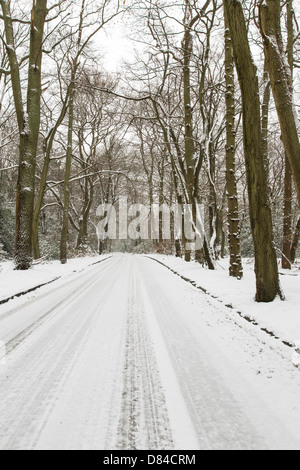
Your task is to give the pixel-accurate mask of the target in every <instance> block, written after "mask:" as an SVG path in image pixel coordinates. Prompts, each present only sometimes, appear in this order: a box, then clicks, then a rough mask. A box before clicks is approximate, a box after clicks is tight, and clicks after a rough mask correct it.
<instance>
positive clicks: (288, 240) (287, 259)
mask: <svg viewBox="0 0 300 470" xmlns="http://www.w3.org/2000/svg"><path fill="white" fill-rule="evenodd" d="M286 10H287V31H288V62H289V66H290V70H291V76H292V81H293V75H294V27H293V0H289V1H288V2H287V6H286ZM292 201H293V174H292V170H291V165H290V162H289V159H288V156H287V154H286V156H285V176H284V201H283V246H282V254H283V256H282V268H283V269H291V268H292V263H291V257H292V236H293V229H292Z"/></svg>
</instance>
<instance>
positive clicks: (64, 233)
mask: <svg viewBox="0 0 300 470" xmlns="http://www.w3.org/2000/svg"><path fill="white" fill-rule="evenodd" d="M75 74H76V65H75V64H74V65H73V71H72V77H71V83H72V87H71V91H70V98H69V124H68V147H67V155H66V169H65V179H64V207H63V222H62V229H61V239H60V261H61V263H62V264H66V263H67V259H68V235H69V207H70V175H71V163H72V149H73V123H74V95H75V84H74V80H75Z"/></svg>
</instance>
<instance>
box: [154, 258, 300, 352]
mask: <svg viewBox="0 0 300 470" xmlns="http://www.w3.org/2000/svg"><path fill="white" fill-rule="evenodd" d="M151 258H154V259H156V260H158V261H160V262H162V263H163V264H165V265H166V266H168V267H170V268H171V269H173V270H174V271H176V272H177V273H178V274H180V275H181V276H184V277H186V278H187V279H190V280H191V281H193V282H196V284H197V286H200V287H202V288H204V289H206V290H207V292H208V293H209V294H211V295H213V296H215V297H217V298H218V299H219V300H221V301H222V303H224V305H231V306H232V307H233V308H234V310H236V311H238V312H241V314H242V315H243V316H244V317H247V318H250V319H251V320H254V321H255V322H257V323H258V324H259V326H260V327H261V328H265V329H267V330H268V331H270V332H272V333H273V334H274V335H275V336H277V337H280V338H281V339H282V340H283V341H286V342H288V343H291V344H293V345H296V342H297V341H300V314H299V305H300V270H299V269H298V267H294V268H293V270H292V271H290V272H289V271H284V270H280V281H281V285H282V288H283V290H284V294H285V296H286V301H284V302H282V301H281V300H280V299H279V298H277V299H276V300H275V301H274V302H272V303H270V304H258V303H257V302H255V300H254V297H255V274H254V265H253V261H251V260H245V259H244V260H243V265H244V266H243V267H244V278H243V279H242V280H240V281H238V280H236V279H233V278H230V277H229V274H228V270H229V261H228V259H225V260H221V261H219V262H218V263H217V269H216V271H209V270H208V269H207V268H203V267H202V266H200V265H199V264H198V263H195V262H191V263H187V262H186V261H184V260H182V259H178V258H175V257H174V256H164V255H151Z"/></svg>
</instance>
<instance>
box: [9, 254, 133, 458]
mask: <svg viewBox="0 0 300 470" xmlns="http://www.w3.org/2000/svg"><path fill="white" fill-rule="evenodd" d="M120 264H122V263H120V260H118V261H117V260H116V259H115V260H112V261H110V262H109V265H107V266H106V267H105V269H103V268H100V267H99V268H98V269H97V268H96V269H92V270H91V272H89V273H86V274H85V276H86V277H87V278H89V279H88V280H86V282H85V283H84V285H82V286H81V288H80V289H79V288H78V282H77V280H76V281H75V289H74V288H72V287H71V288H70V287H69V288H67V286H64V289H65V293H66V296H67V298H66V299H64V301H63V302H60V303H59V308H58V305H57V304H55V306H53V307H52V309H51V311H50V312H48V316H47V318H46V320H45V318H44V316H42V317H41V318H40V321H38V322H37V323H38V325H36V328H32V327H31V328H30V334H27V333H26V331H27V330H24V331H23V332H21V333H20V338H21V337H22V341H21V342H19V341H16V338H14V339H12V340H11V341H12V343H11V346H12V347H11V348H10V351H9V354H8V357H7V362H8V367H7V368H5V369H4V370H3V371H2V374H0V380H1V388H0V422H1V431H0V448H1V449H39V448H43V449H44V448H75V449H76V448H81V447H82V448H94V449H97V448H98V449H99V448H101V447H102V446H103V445H104V444H103V443H104V442H105V441H107V439H108V440H109V441H111V440H112V439H113V438H114V430H113V429H111V428H113V427H115V428H116V425H114V424H113V421H114V420H116V416H115V415H116V412H115V411H114V408H115V407H116V403H117V396H116V395H117V390H118V388H119V385H118V382H120V378H121V368H120V367H119V364H120V363H121V360H120V357H121V356H122V352H123V341H122V319H121V318H120V316H119V318H118V316H117V319H118V320H119V326H118V327H117V328H115V324H114V320H113V319H112V318H110V319H109V318H107V313H108V312H109V313H110V303H111V295H114V294H116V292H117V291H118V290H119V288H120V286H118V287H117V288H116V284H117V283H118V278H117V276H116V275H115V273H116V271H117V267H120ZM125 269H126V266H125ZM97 275H98V276H99V277H98V276H97ZM104 281H105V286H104V285H103V286H102V288H101V282H102V283H103V284H104ZM73 282H74V280H73ZM72 284H73V283H72V282H71V285H72ZM75 292H77V295H74V293H75ZM83 293H84V294H85V295H83ZM112 293H114V294H112ZM70 294H71V297H70ZM95 294H96V295H95ZM53 295H54V297H53ZM51 297H52V298H51ZM53 298H54V299H55V292H54V293H53V292H52V296H51V294H50V293H49V295H48V299H49V301H51V300H52V301H53ZM39 300H41V299H40V298H39V299H35V301H36V302H29V304H30V307H33V306H34V305H36V304H37V305H38V302H39ZM122 300H124V299H122V298H120V299H118V297H117V296H116V295H115V303H114V305H115V306H116V310H117V311H120V312H121V302H122ZM49 313H52V315H51V314H49ZM102 316H103V317H104V318H103V328H102V325H101V317H102ZM101 342H102V344H101ZM109 342H112V343H114V346H115V348H114V351H113V350H112V347H111V346H110V345H109V344H108V343H109ZM13 346H14V347H13ZM16 346H17V347H16ZM93 355H96V356H97V357H98V358H99V363H97V362H95V361H91V357H92V356H93ZM105 359H106V360H107V364H108V365H109V367H110V368H112V371H108V370H107V368H106V366H104V367H103V368H102V367H101V366H100V365H99V364H101V361H102V360H104V361H105ZM114 367H115V369H113V368H114ZM118 368H120V373H119V375H118V373H117V371H118ZM85 375H86V376H85ZM84 376H85V379H86V383H84V382H83V383H82V382H81V380H82V377H84ZM107 376H109V380H108V378H107ZM74 386H75V387H77V388H76V389H75V390H73V387H74ZM103 390H104V391H107V393H106V394H105V396H103ZM78 406H79V408H78V409H77V407H78ZM81 407H82V409H81ZM66 409H67V410H68V412H67V413H66ZM73 415H74V416H75V417H76V418H77V419H75V418H74V417H73ZM117 416H118V413H117ZM77 421H79V423H78V422H77ZM88 421H90V422H93V425H92V426H90V427H89V426H87V425H86V423H87V422H88ZM68 436H70V439H68Z"/></svg>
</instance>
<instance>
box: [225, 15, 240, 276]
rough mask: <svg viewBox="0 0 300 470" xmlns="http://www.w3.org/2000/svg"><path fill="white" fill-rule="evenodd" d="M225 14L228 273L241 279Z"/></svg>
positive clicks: (230, 53) (231, 78)
mask: <svg viewBox="0 0 300 470" xmlns="http://www.w3.org/2000/svg"><path fill="white" fill-rule="evenodd" d="M224 16H225V80H226V189H227V201H228V232H229V233H228V241H229V253H230V268H229V274H230V276H232V277H236V278H237V279H241V278H242V277H243V267H242V257H241V245H240V233H241V230H240V221H239V205H238V193H237V185H236V171H235V149H236V131H235V83H234V60H233V51H232V44H231V36H230V29H229V24H228V18H227V14H226V9H225V10H224Z"/></svg>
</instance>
